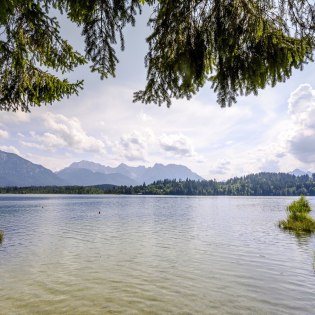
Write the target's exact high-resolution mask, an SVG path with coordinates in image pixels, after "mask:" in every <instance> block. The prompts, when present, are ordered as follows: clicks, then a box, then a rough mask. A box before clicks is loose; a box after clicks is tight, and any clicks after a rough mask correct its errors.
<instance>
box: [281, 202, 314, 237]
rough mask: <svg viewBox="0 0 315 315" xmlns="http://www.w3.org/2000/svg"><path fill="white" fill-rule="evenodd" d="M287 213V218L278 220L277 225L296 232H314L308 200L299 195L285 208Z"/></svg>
mask: <svg viewBox="0 0 315 315" xmlns="http://www.w3.org/2000/svg"><path fill="white" fill-rule="evenodd" d="M286 211H287V213H288V218H287V220H281V221H279V227H280V228H282V229H284V230H290V231H294V232H297V233H313V232H315V220H314V219H313V218H312V217H311V216H310V215H309V213H310V212H311V211H312V209H311V206H310V204H309V202H308V200H307V199H306V198H305V197H304V196H301V197H300V198H299V199H298V200H296V201H293V202H292V203H291V204H290V205H289V206H288V207H287V209H286Z"/></svg>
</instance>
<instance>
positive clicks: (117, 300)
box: [0, 195, 315, 314]
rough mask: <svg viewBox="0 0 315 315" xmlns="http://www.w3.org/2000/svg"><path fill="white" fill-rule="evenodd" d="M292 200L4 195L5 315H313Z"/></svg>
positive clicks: (312, 250)
mask: <svg viewBox="0 0 315 315" xmlns="http://www.w3.org/2000/svg"><path fill="white" fill-rule="evenodd" d="M294 199H297V198H292V197H164V196H163V197H162V196H108V195H105V196H95V195H94V196H92V195H89V196H70V195H27V196H25V195H0V229H1V230H4V231H5V239H4V242H3V244H2V245H0V301H1V302H0V304H1V306H0V313H1V314H315V237H314V236H311V237H308V236H304V237H297V236H295V235H294V234H291V233H288V232H284V231H282V230H280V229H279V228H278V226H277V222H278V220H279V219H283V218H285V217H286V213H285V208H286V206H287V205H288V204H289V203H290V202H291V201H292V200H294ZM308 199H309V200H310V202H311V205H312V208H313V209H315V198H314V197H310V198H308ZM99 212H100V214H99ZM313 215H314V214H313Z"/></svg>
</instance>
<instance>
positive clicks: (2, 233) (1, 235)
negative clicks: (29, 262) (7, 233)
mask: <svg viewBox="0 0 315 315" xmlns="http://www.w3.org/2000/svg"><path fill="white" fill-rule="evenodd" d="M3 239H4V232H3V231H1V230H0V244H1V243H2V241H3Z"/></svg>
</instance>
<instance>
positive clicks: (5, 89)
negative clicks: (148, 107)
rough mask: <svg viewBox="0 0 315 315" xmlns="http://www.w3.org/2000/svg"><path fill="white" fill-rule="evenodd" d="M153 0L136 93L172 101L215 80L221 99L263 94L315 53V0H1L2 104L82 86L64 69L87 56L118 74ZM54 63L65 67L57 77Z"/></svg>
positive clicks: (94, 67) (94, 65)
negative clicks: (130, 34)
mask: <svg viewBox="0 0 315 315" xmlns="http://www.w3.org/2000/svg"><path fill="white" fill-rule="evenodd" d="M143 5H147V6H151V7H152V15H151V17H150V19H149V21H148V24H149V26H150V27H151V29H152V32H151V34H150V35H149V37H148V38H147V42H148V46H149V47H148V53H147V55H146V57H145V66H146V67H147V84H146V86H145V88H144V89H143V90H141V91H138V92H135V94H134V101H141V102H143V103H156V104H158V105H162V104H164V103H165V104H166V105H167V106H170V105H171V102H172V99H174V98H175V99H176V98H186V99H190V98H191V97H192V96H193V95H194V94H195V93H197V92H198V90H199V89H200V88H201V87H203V86H205V84H207V83H209V85H210V86H211V87H212V88H213V89H214V91H215V92H216V93H217V97H218V98H217V100H218V103H219V104H220V106H222V107H225V106H231V105H232V104H233V103H235V102H236V100H237V97H238V96H239V95H249V94H257V93H258V91H259V90H260V89H263V88H265V87H266V86H267V85H271V86H275V85H276V84H277V83H278V82H284V81H285V80H286V79H287V78H289V77H290V76H291V75H292V70H293V69H295V68H296V69H303V64H304V63H307V62H309V61H313V52H314V47H315V36H314V32H315V4H314V2H313V1H307V0H277V1H275V0H264V1H262V0H189V1H188V0H182V1H172V0H163V1H162V0H96V1H82V0H79V1H77V0H76V1H75V0H41V1H40V0H24V1H22V0H3V1H1V6H0V34H1V35H0V110H13V111H15V110H18V109H21V110H23V111H29V107H30V106H39V105H41V104H50V103H52V102H53V101H55V100H60V99H62V98H63V97H65V96H70V95H72V94H77V93H78V92H79V90H80V89H81V88H82V87H83V81H77V82H73V83H70V82H69V81H68V80H67V79H66V78H64V77H63V76H64V74H65V73H67V72H70V71H73V70H74V69H75V68H76V67H77V66H79V65H82V64H84V63H86V62H89V63H90V68H91V71H92V72H97V73H98V74H99V75H100V78H101V79H104V78H108V77H109V76H115V70H116V65H117V63H118V58H117V55H116V51H115V47H116V44H117V43H120V48H121V49H122V50H123V49H124V46H125V43H124V36H123V30H124V28H125V26H126V25H128V24H131V25H134V24H135V21H136V15H137V14H139V13H141V8H142V6H143ZM52 8H54V9H57V10H59V11H60V12H61V13H62V14H66V15H67V17H68V18H69V19H70V20H71V21H72V22H74V23H76V24H77V25H78V26H80V27H81V29H82V36H83V37H84V40H85V52H84V56H83V55H81V54H80V53H78V52H76V51H74V49H73V48H72V47H71V46H70V45H69V43H68V42H67V41H65V40H64V39H63V38H61V36H60V34H59V24H58V21H57V20H56V19H55V18H53V17H51V15H50V13H51V9H52ZM56 71H59V72H58V74H57V75H56Z"/></svg>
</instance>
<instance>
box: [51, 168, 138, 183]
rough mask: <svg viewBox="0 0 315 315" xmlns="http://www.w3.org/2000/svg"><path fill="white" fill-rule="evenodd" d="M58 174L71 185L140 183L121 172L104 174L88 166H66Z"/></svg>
mask: <svg viewBox="0 0 315 315" xmlns="http://www.w3.org/2000/svg"><path fill="white" fill-rule="evenodd" d="M56 174H57V175H58V176H59V177H60V178H62V179H63V180H65V181H67V182H68V183H69V184H70V185H79V186H91V185H102V184H112V185H127V186H133V185H137V184H138V183H137V182H136V181H134V180H133V179H131V178H129V177H127V176H125V175H123V174H120V173H110V174H104V173H100V172H93V171H91V170H89V169H86V168H65V169H63V170H61V171H59V172H56Z"/></svg>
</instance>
